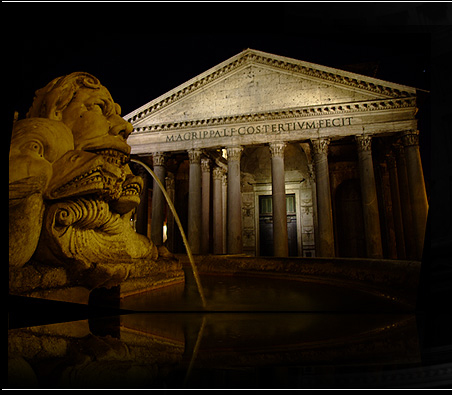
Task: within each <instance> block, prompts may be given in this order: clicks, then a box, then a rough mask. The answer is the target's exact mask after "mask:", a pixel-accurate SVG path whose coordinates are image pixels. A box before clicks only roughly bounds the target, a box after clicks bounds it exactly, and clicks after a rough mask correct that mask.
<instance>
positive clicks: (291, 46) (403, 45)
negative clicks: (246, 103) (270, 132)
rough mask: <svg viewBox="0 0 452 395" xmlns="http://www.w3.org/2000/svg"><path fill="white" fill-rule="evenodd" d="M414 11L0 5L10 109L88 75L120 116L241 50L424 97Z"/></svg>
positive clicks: (424, 52)
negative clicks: (367, 77) (354, 70)
mask: <svg viewBox="0 0 452 395" xmlns="http://www.w3.org/2000/svg"><path fill="white" fill-rule="evenodd" d="M418 8H419V4H418V3H416V4H415V5H407V6H404V5H400V4H389V5H388V4H384V3H378V4H371V5H365V4H351V3H326V4H320V3H311V4H303V3H281V2H277V3H264V4H262V3H260V4H259V3H217V4H212V3H209V4H204V3H177V4H169V3H145V4H142V3H141V4H140V3H132V4H131V3H119V4H106V3H91V4H84V3H73V4H66V5H63V4H59V5H54V4H48V3H45V4H39V5H33V4H20V5H17V4H6V5H5V4H2V18H3V22H5V21H9V22H11V21H12V22H13V24H14V26H16V28H15V29H9V30H7V31H4V37H6V41H8V42H9V44H10V48H11V51H10V54H11V55H10V56H9V59H10V60H11V64H12V66H13V69H14V70H13V73H14V74H13V75H14V78H15V81H17V83H16V84H15V90H14V100H13V106H14V109H15V110H17V111H19V118H23V117H24V116H25V113H26V111H27V110H28V107H29V106H30V105H31V102H32V99H33V94H34V91H35V90H37V89H39V88H41V87H43V86H44V85H46V84H47V83H48V82H49V81H51V80H52V79H53V78H55V77H58V76H61V75H65V74H68V73H71V72H73V71H86V72H89V73H91V74H93V75H95V76H96V77H98V78H99V79H100V81H101V82H102V84H103V85H105V86H107V88H108V89H109V90H110V92H111V94H112V96H113V98H114V99H115V101H116V102H118V103H119V104H120V105H121V107H122V109H123V115H124V114H127V113H128V112H130V111H132V110H134V109H136V108H137V107H139V106H141V105H143V104H145V103H147V102H148V101H150V100H152V99H154V98H156V97H158V96H159V95H161V94H163V93H165V92H167V91H169V90H171V89H172V88H174V87H176V86H177V85H179V84H181V83H183V82H185V81H187V80H188V79H190V78H193V77H194V76H196V75H198V74H200V73H202V72H204V71H205V70H207V69H209V68H210V67H213V66H215V65H217V64H218V63H220V62H222V61H224V60H226V59H228V58H229V57H231V56H234V55H235V54H237V53H239V52H241V51H242V50H243V49H246V48H253V49H257V50H261V51H265V52H270V53H273V54H277V55H282V56H288V57H292V58H295V59H299V60H304V61H309V62H313V63H318V64H322V65H326V66H332V67H338V68H346V67H348V66H347V65H350V64H357V63H370V64H371V65H374V66H376V65H378V69H377V74H376V77H377V78H381V79H385V80H388V81H392V82H397V83H401V84H406V85H410V86H414V87H417V88H422V89H427V90H429V89H430V86H429V85H430V84H429V79H430V67H429V66H430V64H429V62H430V32H429V29H428V28H427V27H425V26H416V25H412V24H411V19H412V18H413V15H414V16H415V17H416V15H418V14H419V10H418ZM5 11H6V12H5ZM440 13H441V10H439V11H437V14H440ZM407 18H408V19H407ZM410 18H411V19H410ZM3 25H4V26H5V25H6V24H5V23H4V24H3ZM7 25H9V26H10V25H11V23H8V24H7Z"/></svg>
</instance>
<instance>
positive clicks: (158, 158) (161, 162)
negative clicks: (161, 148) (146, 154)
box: [152, 152, 166, 166]
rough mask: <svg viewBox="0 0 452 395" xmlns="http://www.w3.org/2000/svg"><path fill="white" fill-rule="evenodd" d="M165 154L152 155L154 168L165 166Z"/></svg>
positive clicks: (156, 153) (154, 153)
mask: <svg viewBox="0 0 452 395" xmlns="http://www.w3.org/2000/svg"><path fill="white" fill-rule="evenodd" d="M165 159H166V158H165V153H164V152H153V153H152V164H153V165H154V166H165Z"/></svg>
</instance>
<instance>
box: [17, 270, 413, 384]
mask: <svg viewBox="0 0 452 395" xmlns="http://www.w3.org/2000/svg"><path fill="white" fill-rule="evenodd" d="M202 281H203V285H204V288H205V295H206V299H207V305H208V309H209V312H202V311H200V310H199V309H198V307H199V306H200V303H199V297H198V302H196V299H194V298H191V297H190V293H191V292H196V290H192V289H191V288H190V281H188V285H187V287H184V286H183V285H182V286H173V287H168V288H162V289H161V290H158V291H152V292H149V293H147V294H141V295H136V296H132V297H127V298H125V299H124V300H123V302H122V307H124V308H127V309H131V310H135V311H136V313H131V314H126V315H121V316H112V317H107V318H96V319H89V320H81V321H74V322H67V323H60V324H52V325H43V326H34V327H29V328H20V329H10V330H9V366H8V368H9V369H8V371H9V387H10V388H26V387H32V388H181V387H192V388H270V387H276V388H291V387H292V388H308V387H311V388H328V387H332V388H337V387H368V386H371V387H388V386H389V387H393V386H397V385H398V383H399V384H400V385H403V384H404V383H401V382H400V380H402V381H403V375H402V376H400V375H399V376H397V377H398V378H396V379H395V380H396V382H394V379H392V381H391V380H389V381H388V379H387V378H385V379H383V378H382V377H383V376H384V372H385V371H390V370H391V369H394V367H396V368H397V369H399V368H400V369H413V368H416V367H418V366H419V363H420V355H419V345H418V336H417V328H416V320H415V317H414V315H413V314H410V313H409V312H408V313H407V312H406V311H405V312H404V311H403V309H400V307H401V306H398V305H395V304H394V302H392V301H389V300H385V299H381V298H378V297H377V296H375V295H371V294H367V293H364V292H358V291H352V290H347V289H343V288H340V287H333V286H327V285H321V284H314V283H309V282H299V281H275V280H274V279H264V278H259V279H256V278H253V279H251V278H246V277H234V278H233V277H216V276H205V277H204V278H203V280H202ZM188 300H191V301H190V302H188ZM197 309H198V310H197ZM196 310H197V311H196ZM139 311H141V312H139ZM171 311H172V312H171ZM176 311H177V312H176ZM363 377H364V378H363ZM385 377H386V376H385ZM394 377H395V376H394ZM401 377H402V378H401ZM363 380H368V382H366V381H364V382H363ZM397 380H399V381H397Z"/></svg>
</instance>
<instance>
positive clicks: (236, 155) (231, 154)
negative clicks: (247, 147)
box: [226, 145, 243, 161]
mask: <svg viewBox="0 0 452 395" xmlns="http://www.w3.org/2000/svg"><path fill="white" fill-rule="evenodd" d="M226 150H227V153H228V160H232V161H233V160H236V161H238V160H240V156H241V155H242V151H243V147H241V146H240V145H238V146H235V147H226Z"/></svg>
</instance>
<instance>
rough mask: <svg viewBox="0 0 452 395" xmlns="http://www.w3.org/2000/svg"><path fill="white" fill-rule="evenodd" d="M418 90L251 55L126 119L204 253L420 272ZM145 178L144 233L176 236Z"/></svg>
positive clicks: (133, 142) (177, 246) (137, 149)
mask: <svg viewBox="0 0 452 395" xmlns="http://www.w3.org/2000/svg"><path fill="white" fill-rule="evenodd" d="M417 101H418V100H417V91H416V89H415V88H413V87H409V86H404V85H400V84H396V83H392V82H388V81H383V80H380V79H376V78H372V77H368V76H365V75H360V74H356V73H352V72H348V71H343V70H339V69H334V68H331V67H326V66H321V65H317V64H312V63H308V62H304V61H300V60H296V59H291V58H287V57H283V56H278V55H273V54H269V53H265V52H261V51H257V50H252V49H247V50H245V51H243V52H241V53H239V54H237V55H235V56H233V57H232V58H230V59H228V60H226V61H224V62H223V63H220V64H218V65H217V66H215V67H213V68H211V69H209V70H207V71H206V72H204V73H202V74H200V75H198V76H196V77H194V78H192V79H191V80H189V81H187V82H185V83H183V84H182V85H180V86H178V87H176V88H174V89H172V90H170V91H169V92H167V93H165V94H164V95H162V96H160V97H158V98H156V99H154V100H152V101H150V102H149V103H146V104H145V105H143V106H142V107H140V108H138V109H136V110H135V111H132V112H131V113H129V114H127V115H126V116H124V118H125V119H126V120H127V121H129V122H131V123H132V125H133V127H134V131H133V132H132V134H131V135H130V137H129V139H128V143H129V144H130V146H131V147H132V151H131V153H132V155H133V156H135V157H136V158H137V159H139V160H141V161H143V162H145V163H147V164H148V165H150V166H151V167H152V168H153V169H154V172H155V173H156V174H157V176H158V177H159V178H160V180H161V181H162V182H163V183H164V184H165V185H166V189H167V191H168V193H169V195H170V196H171V198H172V199H173V201H174V204H175V206H176V209H177V212H178V214H179V216H180V218H181V221H182V223H183V225H184V228H185V230H186V233H187V236H188V240H189V243H190V246H191V248H192V251H193V253H195V254H246V255H254V256H279V257H284V256H305V257H314V256H316V257H364V258H389V259H410V260H411V259H414V260H420V259H421V256H422V249H423V242H424V234H425V228H426V219H427V211H428V201H427V195H426V190H425V184H424V176H423V170H422V162H421V156H420V151H419V133H422V130H421V131H420V130H419V129H418V120H417V118H416V113H417ZM134 171H135V172H138V173H139V174H140V175H142V176H143V178H145V188H144V191H143V193H142V196H141V198H142V199H141V200H142V202H141V204H140V206H139V208H138V209H137V212H136V214H135V219H136V225H135V226H136V229H137V231H139V232H140V233H144V234H147V235H148V236H149V237H150V238H152V240H153V241H154V242H155V243H156V244H165V245H167V246H168V248H169V250H170V251H173V252H183V251H184V250H183V245H182V241H181V237H180V234H179V232H178V230H177V229H176V228H175V223H174V218H173V216H172V214H171V212H170V210H168V208H167V206H166V203H165V201H164V197H163V195H162V193H161V192H160V190H159V189H158V187H157V185H156V184H155V182H153V181H152V179H151V178H149V176H148V175H147V174H146V173H145V172H143V171H142V169H140V166H138V165H136V166H135V167H134Z"/></svg>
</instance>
